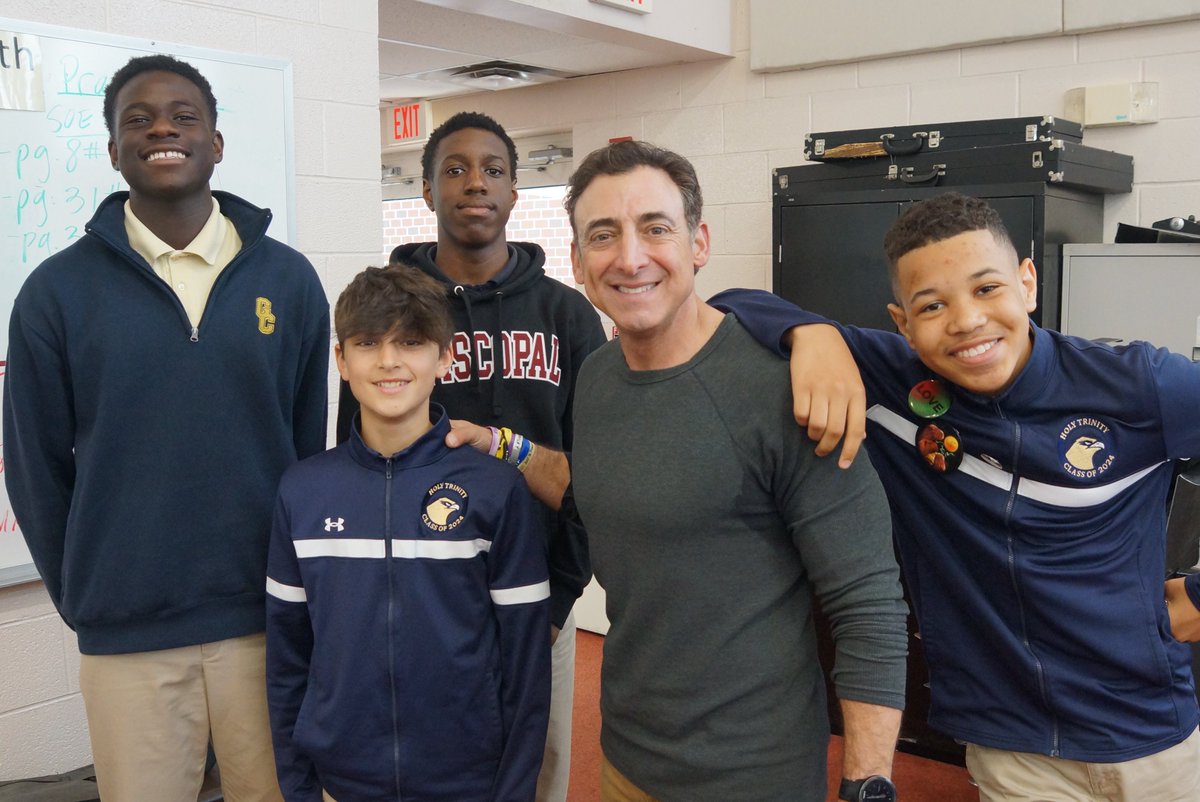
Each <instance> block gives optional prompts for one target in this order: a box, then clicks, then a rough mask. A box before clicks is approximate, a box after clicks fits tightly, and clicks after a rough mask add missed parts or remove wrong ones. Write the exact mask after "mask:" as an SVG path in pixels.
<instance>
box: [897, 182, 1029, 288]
mask: <svg viewBox="0 0 1200 802" xmlns="http://www.w3.org/2000/svg"><path fill="white" fill-rule="evenodd" d="M983 230H987V231H990V232H991V233H992V236H993V237H995V238H996V242H998V243H1000V244H1001V245H1007V246H1008V247H1010V248H1013V250H1014V251H1016V248H1015V247H1013V243H1012V237H1011V236H1009V233H1008V229H1007V228H1005V226H1004V221H1003V220H1001V219H1000V213H999V212H997V211H996V210H995V209H993V208H992V207H991V206H990V205H989V204H988V202H987V201H984V200H980V199H979V198H972V197H970V196H968V195H963V194H961V193H958V192H946V193H944V194H941V195H935V196H934V197H932V198H929V199H928V200H923V201H921V202H920V203H914V204H913V205H912V206H910V207H909V208H908V209H907V210H906V211H905V212H904V214H902V215H900V217H899V218H898V219H897V220H896V222H894V223H892V227H891V228H889V229H888V231H887V233H886V234H884V235H883V250H884V253H885V254H887V260H888V276H889V278H891V280H892V286H893V287H894V286H895V284H896V263H897V262H899V261H900V257H902V256H904V255H905V254H906V253H908V252H909V251H915V250H916V249H917V248H922V247H924V246H926V245H932V244H933V243H935V242H941V241H942V240H944V239H950V238H951V237H956V236H958V235H959V234H964V233H966V232H968V231H983Z"/></svg>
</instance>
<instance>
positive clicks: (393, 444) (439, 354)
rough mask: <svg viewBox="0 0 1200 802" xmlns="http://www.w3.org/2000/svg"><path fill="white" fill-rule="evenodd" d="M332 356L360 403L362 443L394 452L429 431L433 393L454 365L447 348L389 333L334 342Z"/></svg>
mask: <svg viewBox="0 0 1200 802" xmlns="http://www.w3.org/2000/svg"><path fill="white" fill-rule="evenodd" d="M334 354H335V355H336V358H337V366H338V372H339V373H340V374H341V376H342V379H343V380H344V381H346V382H347V383H348V384H349V385H350V391H351V392H352V393H354V397H355V398H356V399H357V400H358V403H359V408H360V416H361V417H360V418H359V423H360V427H361V433H362V437H363V442H365V443H366V444H367V445H368V446H370V447H371V448H373V449H375V450H376V451H378V452H379V453H381V454H383V455H384V456H390V455H392V454H394V453H396V452H398V451H401V450H403V449H405V448H407V447H408V446H409V445H411V444H412V443H413V441H415V440H416V439H417V438H418V437H420V436H421V435H422V434H424V433H425V432H427V431H429V428H430V422H429V396H430V395H431V394H432V393H433V386H434V382H436V381H437V379H438V378H439V377H441V376H444V375H446V371H448V370H449V369H450V352H449V350H444V349H442V348H441V347H440V346H439V345H438V344H437V343H436V342H433V341H432V340H427V339H423V338H418V337H410V336H408V335H405V334H401V333H398V332H391V333H389V334H385V335H383V336H379V337H376V336H371V335H355V336H353V337H349V338H347V339H346V341H345V342H341V343H338V344H337V345H335V346H334Z"/></svg>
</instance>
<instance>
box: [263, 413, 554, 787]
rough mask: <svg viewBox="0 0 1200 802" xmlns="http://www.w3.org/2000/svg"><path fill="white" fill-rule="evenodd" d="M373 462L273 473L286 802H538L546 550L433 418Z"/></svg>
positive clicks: (510, 485)
mask: <svg viewBox="0 0 1200 802" xmlns="http://www.w3.org/2000/svg"><path fill="white" fill-rule="evenodd" d="M430 414H431V417H433V418H435V419H436V420H437V423H436V424H435V425H434V427H433V429H431V430H430V431H429V432H428V433H426V434H425V435H424V436H423V437H421V438H420V439H419V440H418V441H417V442H416V443H414V444H413V445H412V446H410V447H409V448H407V449H405V450H404V451H401V452H400V453H398V454H395V455H393V456H392V457H390V458H385V457H383V456H381V455H380V454H378V453H376V452H375V451H372V450H371V449H370V448H368V447H367V446H366V445H365V444H364V443H363V442H362V439H361V437H360V436H359V434H358V431H357V429H355V431H354V433H353V435H352V436H351V438H350V439H349V440H348V441H346V442H345V443H343V444H342V445H340V446H338V447H337V448H334V449H332V450H330V451H326V452H325V453H323V454H318V455H317V456H315V457H311V458H310V459H307V460H304V461H302V462H300V463H298V464H297V465H295V466H294V467H293V468H291V469H290V470H288V471H287V473H286V474H284V477H283V480H282V482H281V485H280V489H279V501H278V504H277V506H276V511H275V521H274V528H273V530H272V535H271V548H270V555H269V559H268V570H267V574H268V576H267V594H268V595H267V700H268V702H269V705H270V713H271V729H272V735H273V738H274V744H275V760H276V765H277V768H278V773H279V781H280V785H281V787H282V789H283V793H284V797H285V798H286V799H287V800H288V802H299V801H300V800H304V801H305V802H307V801H309V800H311V801H312V802H320V799H321V789H322V788H324V789H325V790H327V791H328V792H329V793H330V794H331V795H332V796H333V797H334V798H335V799H337V800H338V802H359V801H364V800H371V801H372V802H374V801H375V800H405V801H406V802H407V801H408V800H447V802H448V801H449V800H454V802H471V801H474V800H479V801H480V802H483V801H485V800H486V802H516V801H517V800H524V801H525V802H528V801H529V800H532V799H533V795H534V788H535V785H536V782H537V774H538V771H539V769H540V768H541V761H542V752H543V749H544V746H545V737H546V722H547V718H548V715H549V700H550V640H549V637H548V635H547V633H548V632H549V627H550V622H549V613H548V610H549V601H548V599H549V589H548V584H547V578H546V555H545V546H544V543H543V539H542V537H541V530H540V529H539V528H538V524H537V522H536V521H535V519H534V518H533V513H532V503H531V498H530V495H529V492H528V490H526V487H525V481H524V479H523V478H522V477H521V475H520V473H519V472H517V470H516V469H515V468H513V467H512V466H511V465H508V464H506V463H504V462H503V461H501V460H497V459H495V458H493V457H489V456H487V455H484V454H481V453H479V452H478V451H476V450H474V449H472V448H459V449H449V448H447V447H446V446H445V445H444V444H443V438H444V437H445V435H446V433H447V432H448V431H449V420H448V418H447V417H446V414H445V411H444V410H443V409H442V408H441V407H439V406H437V405H436V404H434V405H431V412H430Z"/></svg>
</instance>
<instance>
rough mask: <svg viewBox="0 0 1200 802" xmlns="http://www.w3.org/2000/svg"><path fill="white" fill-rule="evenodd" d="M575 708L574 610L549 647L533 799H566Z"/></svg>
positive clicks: (551, 801) (552, 801)
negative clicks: (546, 714)
mask: <svg viewBox="0 0 1200 802" xmlns="http://www.w3.org/2000/svg"><path fill="white" fill-rule="evenodd" d="M574 709H575V613H571V614H570V615H568V616H567V620H566V622H564V623H563V628H562V631H561V632H559V633H558V639H557V640H555V641H554V645H553V646H551V647H550V725H549V727H547V729H546V750H545V752H543V754H542V770H541V772H540V773H539V774H538V781H537V795H536V796H535V797H534V799H535V800H536V802H567V781H568V780H569V779H570V778H571V713H572V712H573V711H574Z"/></svg>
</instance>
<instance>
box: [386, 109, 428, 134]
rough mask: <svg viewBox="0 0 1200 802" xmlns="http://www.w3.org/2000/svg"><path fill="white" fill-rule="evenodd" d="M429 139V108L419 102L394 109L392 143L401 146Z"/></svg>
mask: <svg viewBox="0 0 1200 802" xmlns="http://www.w3.org/2000/svg"><path fill="white" fill-rule="evenodd" d="M428 137H429V106H428V104H426V103H422V102H421V101H419V100H416V101H413V102H412V103H406V104H404V105H403V106H393V107H392V122H391V142H390V143H389V144H392V145H400V144H404V143H407V142H422V141H424V140H425V139H427V138H428Z"/></svg>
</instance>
